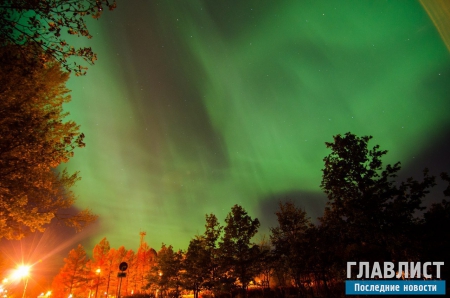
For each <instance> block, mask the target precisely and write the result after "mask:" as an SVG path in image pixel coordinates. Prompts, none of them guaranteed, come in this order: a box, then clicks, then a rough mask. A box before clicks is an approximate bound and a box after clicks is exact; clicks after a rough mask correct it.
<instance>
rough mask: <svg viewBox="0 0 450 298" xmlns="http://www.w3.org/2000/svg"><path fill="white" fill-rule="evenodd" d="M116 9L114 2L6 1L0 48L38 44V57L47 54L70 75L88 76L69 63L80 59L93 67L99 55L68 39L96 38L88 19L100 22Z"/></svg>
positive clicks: (1, 4)
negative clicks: (70, 37)
mask: <svg viewBox="0 0 450 298" xmlns="http://www.w3.org/2000/svg"><path fill="white" fill-rule="evenodd" d="M115 7H116V2H115V1H114V0H71V1H67V0H50V1H35V0H2V1H0V46H5V45H11V44H14V45H25V44H34V45H36V51H34V54H35V55H36V56H41V55H42V53H43V54H45V55H47V56H51V57H53V58H54V59H55V60H56V61H58V62H59V63H60V64H61V65H62V66H63V68H64V69H66V70H67V71H74V72H75V73H76V74H77V75H81V74H85V72H86V67H83V66H82V65H79V64H77V63H75V62H73V63H71V62H70V61H68V59H69V58H70V57H72V56H78V57H81V58H83V59H84V61H86V62H87V63H88V64H93V63H94V61H95V60H96V59H97V56H96V54H95V53H94V52H93V51H92V49H91V48H90V47H81V48H74V47H73V46H72V45H71V44H70V43H69V42H68V41H67V39H66V38H65V37H64V36H66V37H69V36H84V37H87V38H92V35H91V34H90V33H89V30H88V28H87V25H86V17H88V16H89V15H90V16H92V17H93V18H94V19H98V18H99V17H100V15H101V14H102V12H103V11H104V10H105V9H109V10H113V9H114V8H115ZM17 49H18V50H21V47H18V48H17Z"/></svg>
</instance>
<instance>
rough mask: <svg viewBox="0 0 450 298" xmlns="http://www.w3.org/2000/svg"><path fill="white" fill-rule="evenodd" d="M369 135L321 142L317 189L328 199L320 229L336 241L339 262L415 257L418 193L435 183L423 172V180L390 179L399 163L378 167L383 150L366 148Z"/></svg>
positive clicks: (418, 205) (426, 190) (348, 135)
mask: <svg viewBox="0 0 450 298" xmlns="http://www.w3.org/2000/svg"><path fill="white" fill-rule="evenodd" d="M371 139H372V137H370V136H363V137H357V136H356V135H354V134H351V133H347V134H345V135H344V136H341V135H336V136H335V137H334V142H333V143H326V146H327V148H330V149H331V151H332V152H331V153H330V154H329V155H328V156H326V157H325V158H324V162H325V167H324V169H323V178H322V183H321V187H322V189H323V190H324V192H325V194H326V195H327V197H328V203H327V207H326V208H325V213H324V216H323V218H321V224H322V227H321V228H322V229H324V230H328V234H329V235H330V237H332V238H333V239H332V240H333V243H335V247H334V249H335V252H336V254H337V255H338V256H339V257H338V259H340V262H342V263H341V264H340V266H342V267H341V268H344V263H345V262H347V261H353V260H356V261H398V260H410V259H411V260H412V259H416V258H418V256H419V255H418V251H417V249H416V248H417V245H416V244H415V243H414V237H413V235H414V233H415V231H417V229H418V224H419V219H418V217H417V215H416V212H417V211H420V210H423V209H424V207H422V206H421V203H422V199H423V197H424V196H425V195H426V194H427V193H428V192H429V189H430V188H431V187H433V186H434V185H435V183H434V177H432V176H430V175H429V174H428V171H427V170H424V173H423V180H422V181H417V180H414V179H413V178H408V179H407V180H406V181H404V182H397V181H396V180H395V178H396V176H397V173H398V171H399V170H400V163H399V162H398V163H396V164H394V165H387V166H386V167H383V165H382V157H383V156H384V155H385V154H386V153H387V151H386V150H380V148H379V145H375V146H374V147H372V148H369V147H368V143H369V141H370V140H371Z"/></svg>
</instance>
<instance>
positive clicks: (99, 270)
mask: <svg viewBox="0 0 450 298" xmlns="http://www.w3.org/2000/svg"><path fill="white" fill-rule="evenodd" d="M95 272H96V273H97V275H98V277H97V287H96V288H95V298H97V292H98V284H99V283H100V272H102V270H101V269H100V268H98V269H97V270H96V271H95Z"/></svg>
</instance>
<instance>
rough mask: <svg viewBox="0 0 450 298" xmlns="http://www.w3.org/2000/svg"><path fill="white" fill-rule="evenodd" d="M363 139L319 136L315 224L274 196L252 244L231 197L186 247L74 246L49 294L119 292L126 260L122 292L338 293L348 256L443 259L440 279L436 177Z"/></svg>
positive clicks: (449, 207) (442, 245) (443, 248)
mask: <svg viewBox="0 0 450 298" xmlns="http://www.w3.org/2000/svg"><path fill="white" fill-rule="evenodd" d="M370 139H371V137H367V136H364V137H357V136H355V135H353V134H351V133H347V134H345V135H344V136H341V135H337V136H335V137H334V142H332V143H326V146H327V147H328V148H330V149H331V153H330V154H329V155H328V156H327V157H325V158H324V162H325V166H324V169H323V178H322V183H321V187H322V189H323V191H324V192H325V193H326V195H327V196H328V202H327V205H326V207H325V210H324V214H323V216H322V217H321V218H319V221H318V223H313V222H312V221H311V219H310V217H308V215H307V213H306V212H305V211H304V210H303V209H301V208H299V207H297V206H295V204H294V203H293V202H290V201H288V202H280V203H279V209H278V210H277V211H276V213H275V214H276V216H277V220H278V225H277V226H275V227H272V228H271V229H270V235H269V238H268V239H264V238H263V239H262V240H261V241H260V242H259V243H255V242H254V236H255V235H256V234H257V232H258V228H259V225H260V223H259V221H258V219H256V218H255V219H253V218H251V216H249V215H248V214H247V212H246V211H245V210H244V209H243V208H242V207H241V206H239V205H235V206H233V207H232V209H231V211H230V213H229V214H228V215H227V217H226V218H225V224H224V225H221V224H220V222H219V221H218V219H217V217H216V216H215V215H214V214H209V215H206V224H205V231H204V233H203V234H201V235H196V236H194V238H193V239H192V240H191V241H190V243H189V246H188V248H187V250H186V251H182V250H179V251H174V250H173V248H172V246H170V245H169V246H167V245H165V244H163V245H162V247H161V249H160V250H159V251H158V252H156V251H155V250H153V249H151V248H150V247H149V246H148V245H147V244H146V243H145V241H143V240H142V241H141V245H140V247H139V250H138V252H137V253H134V252H133V251H132V250H126V249H125V248H123V247H121V248H119V249H117V250H115V249H110V247H109V244H108V242H107V240H106V239H103V240H102V241H101V242H100V243H99V244H98V245H97V246H95V248H94V252H93V259H92V260H88V259H87V257H86V253H85V251H84V249H83V248H82V247H81V246H79V247H78V248H77V249H74V250H72V251H71V252H70V254H69V257H68V258H67V259H66V260H65V263H66V264H65V266H64V268H62V269H61V272H60V273H59V274H58V276H57V277H56V278H55V281H54V289H53V290H54V293H55V294H57V296H58V297H67V295H69V294H72V297H86V296H87V295H89V293H90V295H91V296H92V295H95V296H97V295H99V293H101V294H102V295H103V294H105V293H106V295H112V296H117V295H119V292H118V287H119V282H120V279H119V278H118V277H117V273H118V271H119V270H118V266H119V264H120V263H121V262H127V263H128V264H129V267H128V270H127V271H126V273H127V276H126V277H124V278H123V279H122V284H121V291H120V296H133V295H134V296H136V295H145V296H158V297H160V296H161V297H179V296H180V295H182V294H191V295H192V294H193V295H194V297H195V298H197V297H198V295H199V294H201V295H213V296H215V297H218V296H227V297H230V296H231V297H233V296H237V295H240V296H241V297H245V296H247V295H252V296H264V297H275V296H276V297H285V296H297V297H341V296H344V280H345V279H346V278H347V277H346V274H347V272H346V269H347V267H346V263H347V262H350V261H357V262H363V261H365V262H394V263H398V262H406V261H408V262H425V261H444V263H445V264H446V266H444V267H443V268H441V278H442V279H445V278H446V277H448V276H449V270H448V264H449V256H448V251H450V202H449V201H448V200H443V201H442V202H440V203H435V204H432V205H431V206H430V208H429V209H428V210H426V209H425V207H424V206H423V202H424V199H425V197H426V195H427V194H429V192H430V190H431V189H432V188H433V187H434V186H435V185H436V181H435V177H433V176H431V175H429V173H428V171H427V170H425V171H424V172H423V177H422V179H421V180H415V179H413V178H409V179H407V180H406V181H396V177H397V173H398V172H399V171H400V163H397V164H395V165H387V166H386V167H383V165H382V160H381V159H382V157H383V156H384V155H385V154H386V153H387V151H383V150H380V149H379V146H378V145H377V146H374V147H373V148H369V147H368V143H369V141H370ZM441 178H442V180H443V181H444V182H446V183H448V186H447V188H446V189H445V190H444V195H445V196H449V195H450V183H449V182H450V179H449V176H448V175H447V174H445V173H442V174H441ZM142 239H143V238H142ZM354 271H356V272H353V273H354V275H356V274H357V273H358V272H357V271H358V270H354ZM430 273H431V274H433V272H430ZM403 278H409V277H408V276H403Z"/></svg>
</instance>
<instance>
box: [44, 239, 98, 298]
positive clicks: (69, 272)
mask: <svg viewBox="0 0 450 298" xmlns="http://www.w3.org/2000/svg"><path fill="white" fill-rule="evenodd" d="M88 261H89V260H88V258H87V256H86V251H85V250H84V248H83V246H82V245H81V244H79V245H78V247H77V248H75V249H72V250H71V251H70V252H69V255H68V257H67V258H65V259H64V263H65V264H64V266H63V268H61V270H60V271H59V273H58V275H57V276H56V277H55V278H54V280H53V286H52V288H53V295H52V296H55V297H69V295H71V294H72V297H81V296H83V295H84V294H85V293H86V291H88V289H89V284H88V283H89V281H90V276H91V274H90V270H89V269H88V266H87V264H88Z"/></svg>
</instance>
